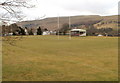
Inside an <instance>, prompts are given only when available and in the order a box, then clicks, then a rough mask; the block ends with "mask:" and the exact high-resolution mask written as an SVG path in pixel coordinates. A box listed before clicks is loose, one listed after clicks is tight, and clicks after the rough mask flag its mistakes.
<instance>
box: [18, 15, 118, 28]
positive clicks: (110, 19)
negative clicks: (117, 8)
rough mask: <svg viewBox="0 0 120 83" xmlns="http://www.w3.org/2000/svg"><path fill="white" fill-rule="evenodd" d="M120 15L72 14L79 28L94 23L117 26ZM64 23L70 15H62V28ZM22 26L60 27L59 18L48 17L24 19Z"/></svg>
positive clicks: (73, 23) (74, 23) (105, 26)
mask: <svg viewBox="0 0 120 83" xmlns="http://www.w3.org/2000/svg"><path fill="white" fill-rule="evenodd" d="M117 19H118V17H117V15H116V16H99V15H87V16H71V26H72V27H77V28H88V27H89V25H94V26H95V27H96V28H113V29H116V28H117V23H118V20H117ZM64 23H69V17H60V28H61V27H62V25H63V24H64ZM17 24H18V25H19V26H22V27H30V28H37V27H39V26H41V28H47V29H48V30H57V29H58V18H57V17H53V18H46V19H43V20H33V21H23V22H20V23H17Z"/></svg>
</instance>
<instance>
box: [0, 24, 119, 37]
mask: <svg viewBox="0 0 120 83" xmlns="http://www.w3.org/2000/svg"><path fill="white" fill-rule="evenodd" d="M1 29H2V34H1V36H14V35H17V36H19V35H71V36H119V35H120V34H119V33H120V32H119V30H118V31H114V30H113V29H112V28H101V29H97V28H95V27H94V26H89V28H87V29H80V28H77V27H72V28H69V24H64V25H63V26H62V28H60V29H59V30H54V31H51V30H48V29H47V28H41V27H40V26H38V27H36V28H29V27H20V26H18V25H17V24H11V25H9V26H7V25H2V26H1Z"/></svg>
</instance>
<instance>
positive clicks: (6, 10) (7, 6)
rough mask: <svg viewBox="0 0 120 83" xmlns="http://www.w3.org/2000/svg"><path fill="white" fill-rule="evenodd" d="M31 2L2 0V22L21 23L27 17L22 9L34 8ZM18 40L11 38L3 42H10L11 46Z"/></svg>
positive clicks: (0, 3)
mask: <svg viewBox="0 0 120 83" xmlns="http://www.w3.org/2000/svg"><path fill="white" fill-rule="evenodd" d="M28 2H30V0H2V1H0V9H1V11H2V13H0V21H2V22H3V23H6V24H8V23H10V22H19V21H22V20H23V18H24V17H25V16H24V14H23V13H22V8H32V7H34V5H31V4H29V3H28ZM15 39H17V38H16V37H15V38H13V37H12V38H11V37H4V38H3V41H9V42H10V44H11V43H12V42H13V41H14V40H15Z"/></svg>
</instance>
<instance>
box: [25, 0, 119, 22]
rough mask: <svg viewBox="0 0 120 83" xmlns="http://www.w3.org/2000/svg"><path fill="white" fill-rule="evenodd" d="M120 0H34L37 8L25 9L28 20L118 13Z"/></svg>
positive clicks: (32, 2)
mask: <svg viewBox="0 0 120 83" xmlns="http://www.w3.org/2000/svg"><path fill="white" fill-rule="evenodd" d="M118 1H119V0H32V1H31V2H30V3H31V4H34V5H36V7H35V8H31V9H23V11H24V12H23V13H24V14H25V15H26V16H27V17H26V20H30V19H40V18H41V17H43V16H45V18H47V17H56V16H58V15H59V16H75V15H102V16H107V15H117V14H118Z"/></svg>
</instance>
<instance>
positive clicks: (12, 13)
mask: <svg viewBox="0 0 120 83" xmlns="http://www.w3.org/2000/svg"><path fill="white" fill-rule="evenodd" d="M29 1H30V0H29ZM29 1H28V0H3V1H2V2H0V8H1V9H4V10H2V11H3V13H2V14H1V16H0V20H1V21H4V22H6V21H7V22H9V21H15V22H16V21H20V20H22V19H23V18H24V17H25V16H24V14H23V13H22V11H21V8H23V7H24V8H32V7H34V5H30V4H28V2H29Z"/></svg>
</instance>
